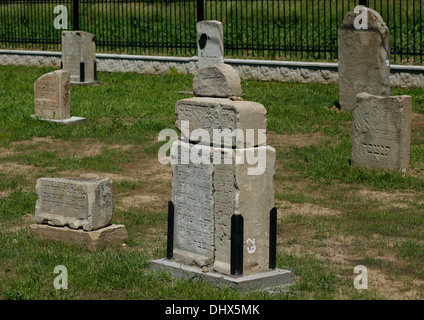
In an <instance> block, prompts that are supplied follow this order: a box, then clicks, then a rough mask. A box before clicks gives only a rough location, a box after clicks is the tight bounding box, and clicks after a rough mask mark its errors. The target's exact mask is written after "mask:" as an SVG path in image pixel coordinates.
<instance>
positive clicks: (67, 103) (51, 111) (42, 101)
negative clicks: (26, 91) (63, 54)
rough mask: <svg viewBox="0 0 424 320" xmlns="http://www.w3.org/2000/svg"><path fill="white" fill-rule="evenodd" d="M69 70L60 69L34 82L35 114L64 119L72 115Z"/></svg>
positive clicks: (41, 116)
mask: <svg viewBox="0 0 424 320" xmlns="http://www.w3.org/2000/svg"><path fill="white" fill-rule="evenodd" d="M69 80H70V77H69V72H68V71H65V70H58V71H54V72H50V73H47V74H45V75H43V76H41V77H40V78H39V79H38V80H37V81H36V82H35V83H34V103H35V116H36V117H40V118H48V119H56V120H64V119H68V118H70V117H71V94H70V82H69Z"/></svg>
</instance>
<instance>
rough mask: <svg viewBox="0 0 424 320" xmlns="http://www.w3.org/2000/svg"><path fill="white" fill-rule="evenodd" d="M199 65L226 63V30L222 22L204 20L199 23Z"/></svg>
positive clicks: (201, 66)
mask: <svg viewBox="0 0 424 320" xmlns="http://www.w3.org/2000/svg"><path fill="white" fill-rule="evenodd" d="M197 50H198V58H199V60H198V67H199V69H201V68H204V67H206V66H208V65H211V64H217V63H224V31H223V28H222V23H221V22H220V21H215V20H204V21H199V22H198V23H197Z"/></svg>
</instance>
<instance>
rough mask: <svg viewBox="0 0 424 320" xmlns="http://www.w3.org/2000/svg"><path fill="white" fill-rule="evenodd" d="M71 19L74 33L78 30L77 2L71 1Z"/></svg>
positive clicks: (76, 0)
mask: <svg viewBox="0 0 424 320" xmlns="http://www.w3.org/2000/svg"><path fill="white" fill-rule="evenodd" d="M72 19H73V25H74V31H78V30H79V28H80V27H79V0H73V1H72Z"/></svg>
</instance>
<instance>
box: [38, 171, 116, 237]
mask: <svg viewBox="0 0 424 320" xmlns="http://www.w3.org/2000/svg"><path fill="white" fill-rule="evenodd" d="M112 192H113V190H112V180H110V179H109V178H39V179H38V180H37V185H36V193H37V203H36V207H35V221H36V222H37V223H39V224H41V223H44V224H49V225H52V226H59V227H62V226H69V227H70V228H71V229H80V228H82V229H83V230H84V231H93V230H98V229H100V228H103V227H106V226H108V225H110V224H111V221H112V214H113V194H112Z"/></svg>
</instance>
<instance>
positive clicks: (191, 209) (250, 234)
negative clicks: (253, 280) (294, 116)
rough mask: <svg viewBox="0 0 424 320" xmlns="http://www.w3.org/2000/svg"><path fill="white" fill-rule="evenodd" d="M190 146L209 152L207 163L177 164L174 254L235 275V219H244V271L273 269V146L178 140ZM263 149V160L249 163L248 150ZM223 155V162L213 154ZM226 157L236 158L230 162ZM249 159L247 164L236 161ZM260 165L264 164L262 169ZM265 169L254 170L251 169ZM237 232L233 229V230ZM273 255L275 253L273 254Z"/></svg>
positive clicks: (182, 148) (184, 146)
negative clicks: (244, 145) (256, 171)
mask: <svg viewBox="0 0 424 320" xmlns="http://www.w3.org/2000/svg"><path fill="white" fill-rule="evenodd" d="M174 144H180V146H179V150H178V154H179V156H180V157H181V153H182V152H185V150H187V149H188V150H189V152H191V153H193V152H194V151H193V149H196V150H195V152H196V154H198V153H201V154H207V155H208V156H209V161H208V162H206V163H193V162H192V161H190V162H189V163H188V164H181V163H178V164H174V165H172V168H173V180H172V188H173V192H172V202H173V203H174V206H175V213H174V214H175V218H174V219H175V220H174V221H175V225H174V240H173V243H174V248H173V258H174V259H175V260H176V261H179V262H182V263H185V264H187V265H192V264H194V265H197V266H198V267H200V268H201V267H204V266H207V267H208V268H210V269H211V270H214V271H216V272H220V273H222V274H226V275H231V274H232V273H231V259H232V256H231V242H232V239H231V234H232V231H231V228H232V222H231V219H232V217H233V215H236V216H238V217H239V218H241V219H242V220H243V227H242V233H241V234H240V237H241V239H240V240H241V242H242V243H243V245H242V247H241V248H240V251H238V252H233V255H237V254H239V255H240V256H243V259H242V260H241V261H242V262H241V265H240V269H241V270H243V271H242V274H243V275H250V274H257V273H259V272H263V271H268V270H269V269H270V266H269V261H270V215H271V211H272V209H273V208H274V189H273V188H274V184H273V177H274V171H275V169H274V163H275V150H274V148H272V147H270V146H260V147H251V148H240V149H237V150H236V149H232V148H231V147H230V148H221V147H218V146H212V147H211V146H209V145H200V144H193V143H188V142H184V141H177V142H175V143H174ZM248 152H251V153H255V152H256V153H262V154H263V157H264V158H263V163H256V164H249V163H248V161H247V160H246V159H247V155H246V154H247V153H248ZM216 153H217V154H219V155H221V159H220V163H217V162H216V161H215V160H214V159H213V157H214V155H215V154H216ZM225 158H227V159H231V160H230V161H231V162H229V163H226V162H225V161H226V160H225ZM236 159H237V160H241V159H244V161H243V163H237V160H236ZM259 166H261V168H259ZM254 169H257V170H261V171H263V173H261V174H258V175H249V172H248V170H254ZM233 236H234V234H233ZM271 254H273V253H271Z"/></svg>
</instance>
